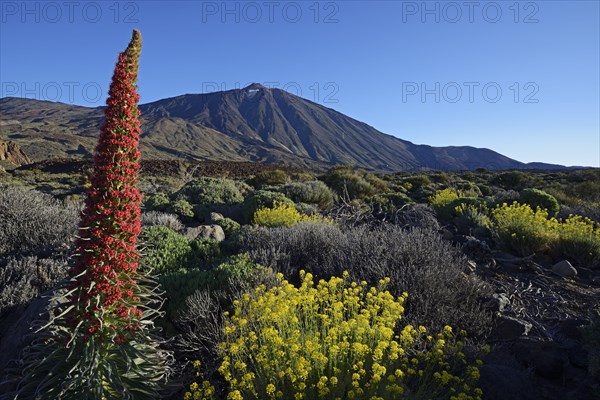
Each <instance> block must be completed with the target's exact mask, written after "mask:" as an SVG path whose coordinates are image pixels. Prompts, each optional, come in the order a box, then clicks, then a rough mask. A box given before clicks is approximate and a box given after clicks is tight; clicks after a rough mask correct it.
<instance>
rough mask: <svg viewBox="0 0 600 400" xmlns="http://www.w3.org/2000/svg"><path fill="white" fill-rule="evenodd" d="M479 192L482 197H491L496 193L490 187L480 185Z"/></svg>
mask: <svg viewBox="0 0 600 400" xmlns="http://www.w3.org/2000/svg"><path fill="white" fill-rule="evenodd" d="M479 190H480V191H481V195H482V196H491V195H493V194H494V191H493V190H492V188H490V187H489V186H488V185H479Z"/></svg>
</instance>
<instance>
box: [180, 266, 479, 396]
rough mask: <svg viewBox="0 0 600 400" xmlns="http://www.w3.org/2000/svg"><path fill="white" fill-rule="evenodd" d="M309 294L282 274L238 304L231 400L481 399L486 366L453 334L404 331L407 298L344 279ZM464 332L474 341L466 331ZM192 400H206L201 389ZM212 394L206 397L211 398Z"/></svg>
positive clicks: (231, 344)
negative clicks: (473, 361) (480, 381)
mask: <svg viewBox="0 0 600 400" xmlns="http://www.w3.org/2000/svg"><path fill="white" fill-rule="evenodd" d="M300 277H301V284H300V287H298V288H297V287H295V286H293V285H292V284H290V283H288V282H287V281H286V280H284V279H283V277H282V275H281V274H279V275H278V280H279V283H278V284H276V285H275V286H274V287H272V288H270V289H267V288H266V287H265V286H264V285H261V286H259V287H257V288H256V289H255V290H254V291H253V292H251V293H246V294H244V295H243V296H242V298H241V299H240V300H238V301H235V302H234V312H233V313H232V315H226V318H225V319H226V320H225V327H224V342H223V343H222V344H221V346H220V355H221V360H222V362H221V365H220V367H219V369H218V370H219V372H220V374H221V375H222V377H223V378H224V379H225V381H226V382H227V384H228V392H227V397H226V398H227V399H229V400H233V399H261V400H263V399H264V400H266V399H294V400H296V399H401V398H410V399H440V398H447V399H454V398H456V399H458V398H460V399H480V398H481V395H482V393H481V390H480V389H478V388H476V387H475V385H476V382H477V379H478V378H479V370H478V368H477V365H481V364H480V361H478V364H477V365H469V364H468V363H467V361H466V360H465V356H464V354H463V353H462V352H461V349H462V347H463V342H461V335H455V334H454V332H453V331H452V328H451V327H449V326H447V327H446V328H445V329H444V330H443V331H442V332H440V333H438V334H429V333H428V332H427V329H426V328H425V327H422V326H418V327H413V326H411V325H406V326H404V327H399V326H398V323H399V321H400V319H401V317H402V314H403V312H404V306H403V304H404V302H405V300H406V298H407V294H406V293H404V294H403V295H402V296H401V297H399V298H394V296H392V295H391V294H390V293H389V292H388V291H387V290H385V285H386V284H387V283H388V282H389V279H386V280H381V281H380V285H379V287H378V288H375V287H371V288H369V287H367V286H366V282H362V283H360V284H359V283H356V282H354V283H349V282H348V279H347V273H345V274H344V278H337V277H333V278H331V279H330V280H329V281H324V280H321V281H319V282H318V283H316V284H315V283H314V282H313V276H312V275H311V274H310V273H304V272H301V273H300ZM463 334H464V333H463ZM192 385H193V386H194V387H190V391H189V392H188V393H186V396H187V397H186V400H191V399H196V398H198V399H202V398H205V399H210V398H212V397H211V396H206V395H201V394H199V395H197V397H195V396H196V393H199V392H200V390H201V386H200V385H198V384H192ZM201 396H204V397H201Z"/></svg>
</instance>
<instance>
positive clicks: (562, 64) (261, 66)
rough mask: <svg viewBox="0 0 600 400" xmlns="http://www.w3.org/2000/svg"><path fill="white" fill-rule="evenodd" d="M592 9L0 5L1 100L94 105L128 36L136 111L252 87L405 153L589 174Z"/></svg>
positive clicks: (595, 156)
mask: <svg viewBox="0 0 600 400" xmlns="http://www.w3.org/2000/svg"><path fill="white" fill-rule="evenodd" d="M599 4H600V2H599V1H597V0H591V1H519V2H517V1H514V0H511V1H495V2H493V1H481V2H479V1H472V2H466V1H456V2H453V1H427V2H423V1H416V2H415V1H346V0H344V1H320V2H316V1H313V0H309V1H243V2H240V1H238V2H235V1H230V2H223V1H170V2H167V1H120V2H116V1H93V2H88V1H73V2H70V3H69V2H63V1H37V2H35V1H32V2H23V1H7V0H1V1H0V5H1V9H0V18H1V19H0V22H1V25H0V49H1V50H0V84H1V85H0V97H4V96H16V97H29V98H37V99H41V100H55V101H62V102H65V103H74V104H81V105H88V106H98V105H102V104H104V101H105V97H106V92H107V87H108V84H109V81H110V77H111V74H112V70H113V67H114V64H115V61H116V57H117V54H118V52H119V51H122V50H123V49H124V47H125V46H126V44H127V42H128V40H129V38H130V34H131V30H132V29H133V28H137V29H140V30H141V32H142V36H143V40H144V48H143V52H142V59H141V65H140V81H139V87H140V94H141V97H142V102H143V103H145V102H151V101H154V100H158V99H161V98H165V97H170V96H176V95H180V94H184V93H200V92H206V91H214V90H217V89H234V88H236V87H244V86H246V85H248V84H250V83H252V82H259V83H262V84H263V85H265V86H274V87H279V88H284V89H287V90H289V91H290V92H293V93H296V94H300V95H302V97H305V98H307V99H309V100H312V101H315V102H318V103H321V104H323V105H325V106H328V107H331V108H334V109H336V110H338V111H340V112H343V113H344V114H347V115H349V116H351V117H353V118H356V119H358V120H361V121H364V122H366V123H368V124H370V125H372V126H374V127H375V128H377V129H379V130H381V131H383V132H385V133H389V134H392V135H395V136H398V137H400V138H402V139H406V140H410V141H412V142H415V143H423V144H430V145H434V146H446V145H471V146H476V147H487V148H491V149H493V150H495V151H498V152H500V153H502V154H505V155H507V156H509V157H512V158H515V159H517V160H520V161H524V162H530V161H543V162H550V163H559V164H565V165H588V166H596V167H598V166H600V116H599V110H600V82H599V80H600V72H599V71H600V62H599V57H600V43H599V38H600V31H599V21H600V7H599Z"/></svg>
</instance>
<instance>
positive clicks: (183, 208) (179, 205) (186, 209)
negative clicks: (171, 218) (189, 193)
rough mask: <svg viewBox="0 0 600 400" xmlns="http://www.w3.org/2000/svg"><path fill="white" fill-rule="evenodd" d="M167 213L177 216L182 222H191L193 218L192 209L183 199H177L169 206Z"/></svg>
mask: <svg viewBox="0 0 600 400" xmlns="http://www.w3.org/2000/svg"><path fill="white" fill-rule="evenodd" d="M167 211H168V212H170V213H173V214H177V215H178V216H179V217H181V219H182V220H183V221H191V220H192V219H193V218H194V208H193V207H192V205H191V204H190V203H189V202H188V201H187V200H185V199H179V200H177V201H175V202H173V203H172V204H170V205H169V207H168V208H167Z"/></svg>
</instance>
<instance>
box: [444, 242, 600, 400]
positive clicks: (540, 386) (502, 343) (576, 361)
mask: <svg viewBox="0 0 600 400" xmlns="http://www.w3.org/2000/svg"><path fill="white" fill-rule="evenodd" d="M444 234H445V235H446V236H447V237H449V236H452V239H451V240H454V241H455V242H456V243H457V244H459V245H462V247H463V251H464V252H465V253H466V254H467V255H468V256H469V258H470V259H471V260H472V261H471V262H470V263H469V264H470V267H471V268H470V270H469V271H467V273H473V274H477V275H478V276H480V277H481V278H483V279H484V280H485V281H486V282H487V283H489V284H490V285H492V287H493V288H494V291H495V294H494V295H493V297H492V298H491V299H489V304H490V309H491V310H492V311H493V312H494V313H495V317H496V318H495V323H494V327H493V330H492V332H491V335H490V339H489V341H488V342H489V344H490V345H491V352H490V354H489V355H488V356H487V357H486V359H485V360H484V361H485V364H484V366H483V367H482V368H481V381H480V384H481V387H482V389H483V390H484V393H485V398H486V399H490V400H492V399H493V400H495V399H498V400H500V399H512V400H517V399H523V400H529V399H531V400H538V399H557V400H558V399H561V400H565V399H568V400H571V399H572V400H583V399H598V398H600V374H599V373H598V370H597V369H596V371H595V375H593V374H592V373H589V372H590V371H591V370H593V369H595V368H597V366H596V367H594V366H593V365H590V363H597V362H598V361H597V360H598V359H599V357H600V354H598V348H597V347H596V348H590V347H589V346H587V345H586V341H585V340H584V338H583V336H582V331H583V330H584V329H585V328H586V327H589V326H590V324H591V323H592V318H593V308H594V307H597V306H598V305H599V304H600V272H599V271H592V270H590V269H586V268H577V269H576V268H574V267H573V266H572V265H571V264H570V263H569V262H568V261H561V262H559V263H552V262H550V261H549V260H544V259H539V258H536V257H526V258H519V257H514V256H512V255H511V254H508V253H505V252H502V251H499V250H493V249H491V248H490V247H489V246H488V245H487V243H486V241H484V240H480V239H477V238H475V237H472V236H463V235H452V233H451V232H449V231H445V232H444ZM596 323H597V322H596Z"/></svg>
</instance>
